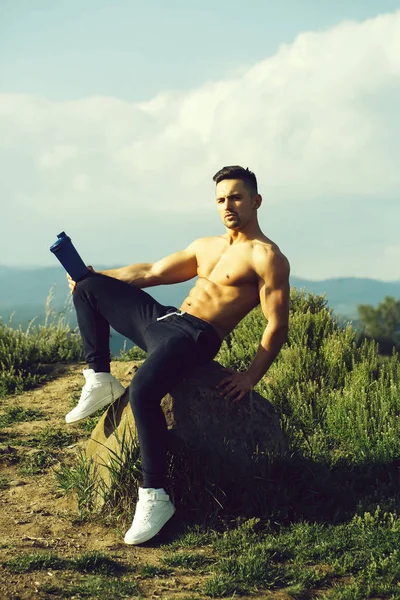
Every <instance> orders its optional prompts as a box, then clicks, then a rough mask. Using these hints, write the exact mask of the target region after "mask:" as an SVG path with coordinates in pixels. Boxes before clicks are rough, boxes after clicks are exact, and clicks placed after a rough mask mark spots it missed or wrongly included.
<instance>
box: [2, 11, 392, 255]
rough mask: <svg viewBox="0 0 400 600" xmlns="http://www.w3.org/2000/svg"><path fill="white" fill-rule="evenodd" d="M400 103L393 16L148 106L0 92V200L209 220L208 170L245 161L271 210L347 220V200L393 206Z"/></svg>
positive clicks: (316, 37)
mask: <svg viewBox="0 0 400 600" xmlns="http://www.w3.org/2000/svg"><path fill="white" fill-rule="evenodd" d="M398 106H400V11H398V12H396V13H393V14H387V15H381V16H378V17H376V18H374V19H369V20H367V21H364V22H361V23H358V22H345V23H342V24H340V25H338V26H336V27H334V28H332V29H330V30H326V31H321V32H305V33H302V34H300V35H299V36H298V37H297V38H296V39H295V41H294V42H293V43H292V44H286V45H282V46H281V47H280V48H279V49H278V51H277V52H276V54H275V55H274V56H271V57H269V58H266V59H265V60H263V61H261V62H259V63H258V64H255V65H254V66H253V67H252V68H250V69H247V70H241V71H240V72H238V73H237V74H235V76H234V77H232V78H230V79H229V80H222V81H220V82H214V83H207V84H204V85H203V86H201V87H199V88H198V89H193V90H191V91H189V92H170V93H161V94H160V95H158V96H157V97H155V98H153V99H150V100H149V101H148V102H142V103H130V102H126V101H123V100H121V99H117V98H109V97H97V96H94V97H90V98H84V99H81V100H76V101H68V102H50V101H48V100H46V99H44V98H37V97H32V96H29V95H12V94H3V95H0V160H1V161H2V164H3V168H4V174H3V176H2V181H3V183H2V184H0V191H1V198H2V200H1V201H2V202H5V203H8V202H10V201H11V202H12V201H13V200H16V201H17V200H18V198H20V197H22V196H24V197H27V196H29V197H30V198H31V202H32V205H34V207H35V211H36V212H37V213H38V214H39V215H40V214H41V215H43V216H45V215H48V214H49V213H50V212H53V213H57V214H59V215H60V214H61V215H62V214H63V211H65V213H67V212H68V213H73V212H74V211H76V212H78V211H79V215H80V218H81V219H82V220H85V219H89V217H90V215H92V214H93V210H94V209H96V218H97V220H98V222H99V223H100V222H103V223H104V224H106V223H111V222H112V220H113V219H114V220H115V222H117V221H118V219H119V218H120V215H121V214H122V213H123V215H124V219H126V220H129V219H130V218H137V215H138V212H139V213H140V212H142V213H150V212H151V211H152V210H157V212H158V213H160V212H164V211H165V212H174V211H175V212H177V211H184V212H190V213H192V214H197V213H205V212H207V211H211V210H214V206H213V198H212V196H213V183H212V180H211V178H212V175H213V174H214V173H215V171H217V170H218V169H219V168H220V167H222V166H224V165H226V164H243V165H244V166H249V167H250V168H252V169H253V170H254V171H255V172H256V174H257V176H258V179H259V182H260V191H261V192H262V193H263V195H264V198H265V201H266V204H267V205H270V206H271V205H274V206H275V207H278V206H279V207H280V208H282V207H286V210H287V211H290V210H291V208H290V206H293V203H296V202H300V201H301V202H302V203H304V205H305V206H306V202H307V201H308V199H314V200H315V199H320V202H321V204H322V205H323V204H326V208H327V210H328V211H329V210H331V211H335V202H334V200H332V199H334V198H335V197H337V198H343V197H346V198H348V199H349V200H348V208H347V210H348V211H349V212H351V198H352V197H354V198H356V197H358V198H359V197H364V196H365V197H369V198H376V201H377V202H381V203H384V202H385V200H386V199H390V198H393V197H396V196H397V195H398V189H399V185H400V169H399V167H398V165H399V164H400V145H399V143H398V139H399V138H400V114H399V111H398ZM21 169H22V171H23V172H22V173H21ZM328 198H329V200H328ZM309 234H310V232H308V235H309ZM389 241H390V240H389ZM388 256H393V258H395V256H394V254H390V252H389V255H388ZM396 257H397V254H396Z"/></svg>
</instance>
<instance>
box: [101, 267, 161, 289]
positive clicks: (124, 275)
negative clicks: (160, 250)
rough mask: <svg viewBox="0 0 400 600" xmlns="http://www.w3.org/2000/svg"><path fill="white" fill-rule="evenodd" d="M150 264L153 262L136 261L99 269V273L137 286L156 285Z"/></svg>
mask: <svg viewBox="0 0 400 600" xmlns="http://www.w3.org/2000/svg"><path fill="white" fill-rule="evenodd" d="M152 266H153V263H138V264H136V265H129V266H127V267H121V268H120V269H107V270H106V271H99V273H101V274H102V275H107V277H113V278H114V279H120V280H121V281H125V283H129V284H131V285H134V286H135V287H138V288H145V287H151V286H153V285H158V282H157V280H156V278H155V277H154V276H153V275H152Z"/></svg>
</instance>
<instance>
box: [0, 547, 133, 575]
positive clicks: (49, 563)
mask: <svg viewBox="0 0 400 600" xmlns="http://www.w3.org/2000/svg"><path fill="white" fill-rule="evenodd" d="M3 567H4V568H5V569H7V571H9V572H10V573H28V572H31V571H43V570H48V569H52V570H55V571H59V570H61V569H62V570H67V569H68V570H73V571H78V572H79V573H95V574H97V575H116V574H119V573H121V572H123V571H125V570H126V569H125V568H124V567H123V566H122V565H121V564H120V563H118V562H117V561H115V560H114V559H113V558H112V557H110V556H107V555H106V554H104V553H102V552H86V553H84V554H80V555H78V556H75V557H73V558H60V557H59V556H58V555H57V554H52V553H50V554H44V553H43V554H39V553H38V554H22V555H20V556H18V557H17V558H13V559H11V560H8V561H5V562H3Z"/></svg>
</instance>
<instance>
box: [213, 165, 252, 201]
mask: <svg viewBox="0 0 400 600" xmlns="http://www.w3.org/2000/svg"><path fill="white" fill-rule="evenodd" d="M224 179H241V180H242V181H243V183H244V185H245V186H246V187H247V189H248V190H249V192H250V193H251V194H258V190H257V179H256V176H255V175H254V173H253V172H252V171H250V169H249V168H246V169H244V168H243V167H240V166H239V165H234V166H232V167H223V168H222V169H220V170H219V171H218V173H215V175H214V177H213V181H215V183H219V182H220V181H223V180H224Z"/></svg>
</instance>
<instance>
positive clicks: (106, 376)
mask: <svg viewBox="0 0 400 600" xmlns="http://www.w3.org/2000/svg"><path fill="white" fill-rule="evenodd" d="M83 375H84V377H85V379H86V383H85V385H84V386H83V389H82V394H81V397H80V399H79V402H78V404H77V405H76V406H75V408H73V409H72V410H71V412H69V413H68V414H67V415H66V417H65V420H66V422H67V423H74V422H75V421H80V420H81V419H84V418H85V417H88V416H89V415H91V414H93V413H94V412H96V410H99V409H100V408H103V407H104V406H107V404H110V403H111V402H114V401H115V400H118V398H120V397H121V396H122V394H123V393H124V392H125V388H124V386H123V385H121V383H120V382H119V381H118V379H115V377H113V376H112V375H111V373H95V371H93V369H83Z"/></svg>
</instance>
